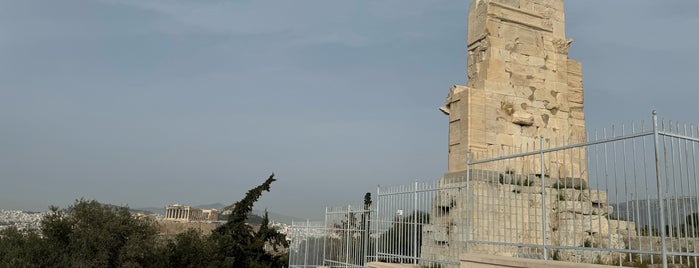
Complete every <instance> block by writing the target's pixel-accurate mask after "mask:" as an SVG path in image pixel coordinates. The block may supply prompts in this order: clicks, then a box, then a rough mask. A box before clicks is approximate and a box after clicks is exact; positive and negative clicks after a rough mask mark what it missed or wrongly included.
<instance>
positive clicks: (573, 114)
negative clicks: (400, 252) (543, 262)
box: [421, 0, 635, 263]
mask: <svg viewBox="0 0 699 268" xmlns="http://www.w3.org/2000/svg"><path fill="white" fill-rule="evenodd" d="M563 2H564V1H563V0H473V2H472V3H471V5H470V12H469V16H468V38H467V40H468V41H467V43H468V45H467V47H468V49H467V53H468V58H467V76H468V82H467V84H466V85H465V86H453V87H452V88H451V90H450V92H449V95H448V97H447V100H446V105H445V106H444V107H441V108H440V110H441V111H442V112H444V113H445V114H447V115H448V116H449V170H448V171H449V172H447V173H446V174H445V175H444V177H443V178H442V179H441V180H440V191H439V194H438V195H437V196H436V197H435V198H434V200H433V202H432V207H431V208H430V209H431V211H430V224H428V225H425V226H424V228H423V229H422V235H423V236H422V247H421V253H422V257H423V258H426V259H430V258H434V259H440V258H444V256H451V257H458V254H460V253H463V252H465V251H466V252H472V253H487V254H496V255H506V256H516V255H521V253H522V252H521V251H522V250H526V251H527V254H530V253H533V254H542V253H543V256H546V250H543V252H542V249H544V248H545V247H541V245H554V246H557V247H558V248H559V249H560V250H557V253H556V256H557V258H558V259H560V260H570V261H587V262H591V261H595V262H596V261H598V260H599V262H603V263H607V262H611V261H612V260H614V259H619V258H621V255H620V254H621V253H611V251H610V250H600V251H596V252H581V251H578V250H573V249H571V248H576V247H590V246H593V247H599V248H605V249H620V248H624V247H625V245H624V243H625V242H624V241H628V238H629V236H634V235H635V230H634V228H635V227H634V225H633V223H632V222H627V221H623V220H616V219H611V218H610V217H609V215H610V214H611V213H612V211H613V209H614V208H613V207H611V206H610V205H608V204H607V194H606V192H603V191H597V190H589V189H587V183H586V181H587V174H586V162H585V161H586V160H585V159H586V156H585V150H576V151H575V153H570V152H568V151H564V150H560V152H558V151H557V155H556V157H555V158H551V157H547V158H546V159H545V160H544V157H543V151H542V152H541V154H542V157H540V158H538V159H537V157H538V155H537V154H532V155H528V156H527V157H512V158H510V159H509V160H508V162H506V163H505V165H499V164H497V165H480V166H478V165H469V164H468V163H469V161H468V159H470V158H471V157H472V156H473V155H478V154H479V153H480V154H482V155H486V156H502V155H506V154H507V153H510V154H515V153H519V152H527V151H530V152H531V151H534V150H538V149H539V148H542V144H544V143H546V144H548V146H552V145H556V144H557V145H563V144H573V143H579V142H584V141H585V116H584V113H583V83H582V66H581V64H580V63H579V62H577V61H574V60H572V59H570V58H568V48H569V47H570V45H571V42H572V40H571V39H568V38H566V35H565V14H564V7H563ZM527 144H530V145H532V146H530V147H528V148H524V149H523V148H522V146H523V145H527ZM492 152H499V153H501V154H499V155H497V154H496V155H493V154H490V153H492ZM527 161H529V162H531V163H527ZM497 163H499V162H497ZM535 163H536V164H535ZM509 164H511V166H507V165H509ZM516 178H519V179H516ZM570 182H574V183H570ZM588 243H589V245H588ZM522 245H530V247H527V246H522ZM551 254H552V255H553V253H551ZM615 254H616V255H615Z"/></svg>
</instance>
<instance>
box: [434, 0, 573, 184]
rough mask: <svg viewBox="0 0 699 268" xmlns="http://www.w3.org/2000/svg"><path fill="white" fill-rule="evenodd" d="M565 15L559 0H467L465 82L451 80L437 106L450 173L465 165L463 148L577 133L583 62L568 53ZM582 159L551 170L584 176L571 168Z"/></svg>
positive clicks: (565, 139)
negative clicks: (444, 123) (444, 117)
mask: <svg viewBox="0 0 699 268" xmlns="http://www.w3.org/2000/svg"><path fill="white" fill-rule="evenodd" d="M564 21H565V16H564V9H563V0H475V1H473V3H472V4H471V6H470V13H469V23H468V58H467V63H468V64H467V76H468V83H467V84H466V85H465V86H454V87H452V88H451V90H450V93H449V95H448V97H447V100H446V107H444V108H445V109H444V111H445V112H446V113H448V114H449V171H450V172H454V171H461V170H465V169H466V159H467V153H468V152H472V153H479V152H487V151H489V150H500V149H501V148H503V147H508V148H509V149H508V150H510V149H512V148H517V147H519V146H522V145H525V144H537V143H539V139H540V138H541V137H543V138H546V139H547V140H549V141H551V140H553V139H560V142H567V143H571V142H577V141H579V140H582V139H584V136H585V117H584V114H583V84H582V67H581V64H580V63H579V62H576V61H573V60H571V59H569V58H568V48H569V46H570V44H571V42H572V41H571V40H570V39H566V37H565V22H564ZM515 150H517V149H515ZM584 159H585V156H584V155H582V157H581V156H580V155H570V156H569V157H568V158H567V160H566V163H570V164H568V165H570V166H568V167H564V168H556V170H561V171H564V172H566V173H567V174H555V175H556V176H574V177H580V176H584V175H581V174H575V173H576V172H575V171H578V173H579V171H580V170H582V169H581V167H584ZM523 166H526V165H523ZM548 169H550V168H549V167H547V170H548ZM520 172H521V173H546V171H538V172H537V171H534V170H521V171H520ZM549 175H551V174H549Z"/></svg>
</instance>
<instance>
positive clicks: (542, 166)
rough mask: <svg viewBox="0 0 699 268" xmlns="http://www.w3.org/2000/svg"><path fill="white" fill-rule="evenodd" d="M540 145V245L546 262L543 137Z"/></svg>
mask: <svg viewBox="0 0 699 268" xmlns="http://www.w3.org/2000/svg"><path fill="white" fill-rule="evenodd" d="M540 143H541V144H539V149H541V222H543V224H542V226H541V232H542V238H543V239H542V243H543V244H542V245H543V248H544V260H548V254H547V252H546V172H545V171H544V168H545V167H544V137H541V141H540Z"/></svg>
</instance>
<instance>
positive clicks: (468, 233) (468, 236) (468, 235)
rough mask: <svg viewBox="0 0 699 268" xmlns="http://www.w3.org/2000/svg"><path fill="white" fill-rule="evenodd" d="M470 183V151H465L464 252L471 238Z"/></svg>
mask: <svg viewBox="0 0 699 268" xmlns="http://www.w3.org/2000/svg"><path fill="white" fill-rule="evenodd" d="M470 185H471V151H468V152H466V202H464V203H465V204H464V205H465V206H466V215H465V216H466V221H465V222H466V230H465V233H466V239H464V240H465V241H464V245H466V250H465V251H466V253H468V246H469V244H468V242H469V241H470V239H471V217H470V214H469V213H470V210H471V209H470V207H471V204H469V202H471V199H470V197H471V191H470V190H471V187H470Z"/></svg>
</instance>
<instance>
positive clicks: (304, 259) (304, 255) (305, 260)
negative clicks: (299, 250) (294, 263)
mask: <svg viewBox="0 0 699 268" xmlns="http://www.w3.org/2000/svg"><path fill="white" fill-rule="evenodd" d="M292 224H293V222H292ZM309 225H310V222H309V220H308V219H306V230H305V231H306V232H305V233H304V234H303V236H304V238H305V239H304V240H306V247H305V249H304V252H303V267H308V233H309V232H310V231H311V230H310V227H309ZM323 252H325V250H323Z"/></svg>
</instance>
